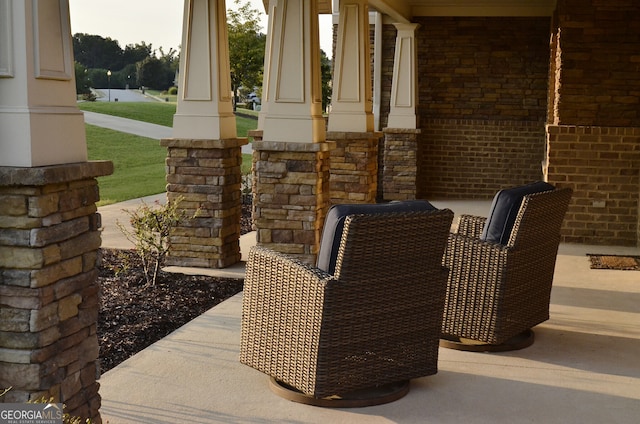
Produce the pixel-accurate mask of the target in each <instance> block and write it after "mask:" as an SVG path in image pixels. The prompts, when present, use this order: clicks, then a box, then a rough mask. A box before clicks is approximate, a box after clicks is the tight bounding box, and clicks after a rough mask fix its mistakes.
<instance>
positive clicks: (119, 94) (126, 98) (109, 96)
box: [96, 88, 156, 102]
mask: <svg viewBox="0 0 640 424" xmlns="http://www.w3.org/2000/svg"><path fill="white" fill-rule="evenodd" d="M96 91H97V92H99V93H100V94H102V96H101V97H98V99H97V101H99V102H108V101H112V102H155V101H156V100H155V99H153V98H151V97H147V96H145V95H144V94H142V92H140V90H137V89H136V90H121V89H116V88H112V89H108V88H97V89H96Z"/></svg>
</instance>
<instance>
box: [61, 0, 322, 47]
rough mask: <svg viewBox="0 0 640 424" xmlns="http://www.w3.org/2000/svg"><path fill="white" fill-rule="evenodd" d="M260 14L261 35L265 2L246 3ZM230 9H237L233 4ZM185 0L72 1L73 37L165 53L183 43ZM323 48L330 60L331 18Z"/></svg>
mask: <svg viewBox="0 0 640 424" xmlns="http://www.w3.org/2000/svg"><path fill="white" fill-rule="evenodd" d="M246 2H249V3H251V6H252V7H253V8H254V9H256V10H259V11H260V13H261V17H262V20H261V22H260V25H261V26H262V32H263V33H265V34H266V32H267V16H266V15H265V14H264V5H263V3H262V0H244V1H243V3H246ZM226 6H227V9H235V4H234V1H233V0H227V1H226ZM183 8H184V1H183V0H108V1H104V0H69V9H70V15H71V33H72V34H75V33H77V32H81V33H86V34H93V35H100V36H102V37H105V38H107V37H110V38H111V39H113V40H117V41H118V42H119V43H120V47H122V48H124V47H125V46H127V45H128V44H137V43H140V42H141V41H145V42H146V43H147V44H151V45H152V46H153V48H154V49H158V48H159V47H162V48H163V50H164V51H165V52H168V51H169V49H170V48H174V49H177V48H178V46H179V45H180V43H181V42H182V14H183ZM320 48H321V49H323V50H324V52H325V53H326V54H327V55H328V56H329V57H331V15H321V17H320Z"/></svg>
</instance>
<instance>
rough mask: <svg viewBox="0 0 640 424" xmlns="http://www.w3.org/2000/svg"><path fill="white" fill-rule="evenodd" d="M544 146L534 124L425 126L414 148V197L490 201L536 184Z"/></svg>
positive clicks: (441, 123) (447, 121) (447, 123)
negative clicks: (502, 192)
mask: <svg viewBox="0 0 640 424" xmlns="http://www.w3.org/2000/svg"><path fill="white" fill-rule="evenodd" d="M544 140H545V131H544V127H543V126H541V125H540V124H539V123H536V122H519V121H485V120H463V119H460V120H455V119H431V120H428V121H426V122H425V124H424V125H423V128H422V134H421V135H420V142H419V143H418V163H419V165H420V166H419V170H418V177H417V179H418V181H419V182H420V183H419V184H418V187H417V197H418V198H426V199H437V198H440V199H442V198H453V199H490V198H492V197H493V196H494V195H495V193H496V191H497V190H500V189H502V188H507V187H511V186H515V185H520V184H526V183H528V182H531V181H533V180H539V179H542V160H543V158H544Z"/></svg>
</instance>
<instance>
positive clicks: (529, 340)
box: [440, 329, 535, 352]
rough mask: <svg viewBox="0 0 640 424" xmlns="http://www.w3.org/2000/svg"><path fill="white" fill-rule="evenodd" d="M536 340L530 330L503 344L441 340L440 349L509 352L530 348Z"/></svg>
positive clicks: (466, 340)
mask: <svg viewBox="0 0 640 424" xmlns="http://www.w3.org/2000/svg"><path fill="white" fill-rule="evenodd" d="M534 339H535V335H534V334H533V330H531V329H529V330H525V331H523V332H522V333H520V334H518V335H516V336H513V337H512V338H510V339H509V340H507V341H506V342H504V343H501V344H489V343H483V342H479V341H476V340H471V339H463V338H457V337H456V338H453V337H452V338H443V339H440V347H444V348H447V349H455V350H464V351H467V352H507V351H510V350H519V349H524V348H525V347H529V346H531V345H532V344H533V342H534Z"/></svg>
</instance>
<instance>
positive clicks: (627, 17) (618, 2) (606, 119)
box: [547, 0, 640, 246]
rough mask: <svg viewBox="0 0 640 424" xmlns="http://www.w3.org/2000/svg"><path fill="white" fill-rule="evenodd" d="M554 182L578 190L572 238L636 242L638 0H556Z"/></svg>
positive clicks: (570, 218)
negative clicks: (632, 0)
mask: <svg viewBox="0 0 640 424" xmlns="http://www.w3.org/2000/svg"><path fill="white" fill-rule="evenodd" d="M552 54H553V56H552V62H553V64H554V66H553V68H552V70H554V71H555V72H554V73H553V74H552V75H551V78H550V84H549V86H550V98H551V99H552V105H550V108H549V111H550V119H549V121H550V124H551V125H549V126H548V130H547V131H548V143H549V148H548V149H549V169H548V176H549V181H550V182H552V183H557V184H558V185H562V186H569V187H572V188H573V189H574V194H573V200H572V203H571V205H570V207H569V212H568V214H567V218H566V219H565V226H564V228H563V235H564V238H565V240H566V241H572V242H580V243H590V244H613V245H630V246H633V245H636V246H637V245H638V243H639V241H640V226H639V225H638V221H639V213H640V210H639V208H638V197H639V196H640V72H638V69H639V66H640V3H638V2H631V1H627V0H608V1H606V2H605V1H601V0H584V1H583V0H558V4H557V10H556V15H555V17H554V29H553V38H552Z"/></svg>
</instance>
